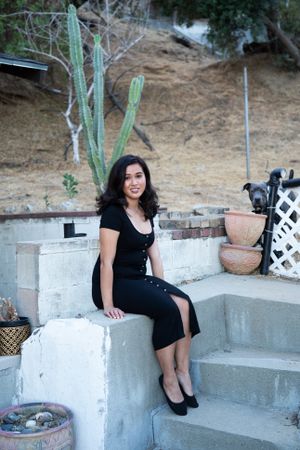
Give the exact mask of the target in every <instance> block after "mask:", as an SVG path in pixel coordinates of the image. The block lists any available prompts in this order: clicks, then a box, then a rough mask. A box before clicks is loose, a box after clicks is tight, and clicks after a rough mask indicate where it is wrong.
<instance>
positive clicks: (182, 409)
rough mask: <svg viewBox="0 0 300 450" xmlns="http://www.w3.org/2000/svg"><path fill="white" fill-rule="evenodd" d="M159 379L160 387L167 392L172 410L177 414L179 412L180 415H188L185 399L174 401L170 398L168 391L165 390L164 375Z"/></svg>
mask: <svg viewBox="0 0 300 450" xmlns="http://www.w3.org/2000/svg"><path fill="white" fill-rule="evenodd" d="M158 380H159V384H160V387H161V388H162V391H163V393H164V394H165V397H166V399H167V402H168V405H169V406H170V408H171V409H172V411H173V412H174V413H175V414H177V415H178V416H186V415H187V407H186V403H185V400H183V401H182V402H180V403H174V402H172V400H170V399H169V397H168V396H167V393H166V391H165V388H164V384H163V380H164V377H163V375H161V376H160V377H159V379H158Z"/></svg>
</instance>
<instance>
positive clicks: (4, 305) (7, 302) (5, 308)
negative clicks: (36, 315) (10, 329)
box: [0, 297, 20, 322]
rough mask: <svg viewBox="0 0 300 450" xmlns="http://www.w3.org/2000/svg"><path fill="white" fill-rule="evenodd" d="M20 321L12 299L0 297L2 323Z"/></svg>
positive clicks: (0, 318) (0, 319)
mask: <svg viewBox="0 0 300 450" xmlns="http://www.w3.org/2000/svg"><path fill="white" fill-rule="evenodd" d="M19 319H20V318H19V315H18V313H17V310H16V308H15V307H14V305H13V304H12V301H11V299H10V298H7V299H6V298H3V297H0V321H1V322H12V321H14V320H19Z"/></svg>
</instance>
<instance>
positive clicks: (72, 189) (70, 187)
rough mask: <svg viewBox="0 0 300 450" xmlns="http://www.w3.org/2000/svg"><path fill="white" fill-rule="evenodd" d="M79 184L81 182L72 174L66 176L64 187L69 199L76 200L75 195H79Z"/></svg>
mask: <svg viewBox="0 0 300 450" xmlns="http://www.w3.org/2000/svg"><path fill="white" fill-rule="evenodd" d="M78 183H79V182H78V181H77V180H76V178H75V177H74V176H73V175H71V174H70V173H65V174H64V180H63V185H64V187H65V189H66V192H67V194H68V197H69V198H74V197H75V195H76V194H78V191H77V189H76V186H77V185H78ZM44 198H45V197H44Z"/></svg>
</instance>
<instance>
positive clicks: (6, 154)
mask: <svg viewBox="0 0 300 450" xmlns="http://www.w3.org/2000/svg"><path fill="white" fill-rule="evenodd" d="M244 64H247V66H248V78H249V124H250V130H251V136H250V143H251V179H252V180H266V179H268V174H267V173H266V170H267V171H270V170H271V169H273V168H275V167H278V166H283V167H285V168H287V169H289V168H293V169H294V170H295V176H297V177H300V152H299V147H300V137H299V129H300V127H299V125H300V113H299V109H300V89H299V87H300V73H294V72H287V71H285V70H283V69H280V68H278V67H277V66H276V64H275V62H274V60H272V58H271V56H269V55H266V54H261V55H253V56H251V57H247V58H244V59H242V60H235V61H230V62H226V63H224V62H222V63H220V62H217V61H216V60H215V59H214V58H213V57H212V56H210V55H208V54H207V53H206V52H205V50H203V49H201V48H200V47H196V46H195V47H193V48H192V49H189V48H186V47H184V46H182V45H180V44H178V43H176V42H174V40H172V38H171V36H170V34H169V33H167V32H162V31H161V32H158V33H157V32H154V31H151V30H149V31H148V32H147V34H146V37H145V38H144V40H143V41H142V42H141V43H140V44H139V46H138V47H135V48H134V49H133V50H132V52H131V53H130V54H129V55H127V57H126V60H123V61H122V63H120V64H119V65H118V66H115V67H114V68H113V69H112V70H111V76H114V75H116V74H119V73H120V71H123V70H125V69H128V67H132V68H133V69H132V71H130V72H126V73H125V75H124V76H123V78H122V79H121V81H119V83H118V87H119V92H120V97H123V98H126V95H127V90H128V86H129V81H130V78H131V77H132V76H133V75H136V74H139V73H142V74H144V75H145V88H144V92H143V98H142V102H141V109H140V112H139V115H138V120H137V123H138V125H139V126H140V127H141V128H142V129H143V130H144V131H145V132H146V133H147V134H148V136H149V137H150V139H151V142H152V144H153V146H154V147H155V149H156V151H155V152H150V151H149V149H148V148H147V147H146V146H145V145H144V144H143V143H142V142H141V141H140V140H139V139H138V138H137V137H136V135H134V134H133V135H132V138H131V139H130V142H129V144H128V147H127V152H128V153H129V152H130V153H135V154H139V155H141V156H142V157H144V158H145V159H146V160H147V162H148V163H149V166H150V169H151V172H152V176H153V182H154V184H155V185H156V186H157V188H158V189H159V197H160V204H161V205H162V206H166V207H168V208H169V209H171V210H190V209H191V208H192V207H193V205H195V204H199V203H204V204H214V205H216V204H217V205H224V206H229V207H231V208H240V209H244V210H249V209H251V208H250V204H249V200H248V198H247V194H246V192H241V188H242V186H243V184H244V183H245V182H246V181H247V180H246V157H245V138H244V119H243V111H244V103H243V83H242V71H243V66H244ZM64 102H65V97H64V96H59V95H53V94H49V93H47V92H45V91H41V90H40V89H37V88H35V87H33V86H32V85H30V84H29V83H28V82H26V81H24V80H21V79H17V78H14V79H12V78H10V77H8V76H4V75H3V74H2V75H0V117H1V121H0V133H1V134H0V135H1V141H0V169H1V172H0V182H1V191H0V212H4V211H11V212H12V211H14V212H20V211H24V210H26V207H27V205H30V206H29V209H32V210H33V211H40V210H44V209H45V201H44V199H43V197H44V196H45V195H46V194H47V195H48V200H49V202H50V205H51V207H52V208H53V209H59V208H61V203H62V202H63V201H65V200H66V199H67V197H66V195H65V192H64V188H63V186H62V180H63V174H64V173H65V172H69V173H72V174H73V175H74V176H75V177H76V178H77V179H78V180H79V186H78V189H79V194H78V196H77V205H76V207H77V208H78V209H81V210H87V209H89V210H90V209H93V208H94V197H95V189H94V186H93V183H92V179H91V172H90V169H89V167H88V165H87V162H86V158H85V150H84V147H83V145H82V147H81V158H82V162H81V164H80V166H76V165H75V164H74V163H73V162H72V155H71V152H70V153H69V156H68V161H67V162H65V161H64V159H63V153H64V145H65V144H66V143H67V142H68V140H69V138H68V130H67V128H66V126H65V122H64V119H63V117H62V115H61V111H62V110H63V107H64ZM109 107H110V105H109V104H107V109H108V108H109ZM120 123H121V117H120V114H119V112H117V111H114V112H112V113H110V114H109V115H108V117H107V121H106V149H107V153H108V155H109V152H110V150H111V148H112V145H113V142H114V139H115V137H116V135H117V132H118V130H119V127H120ZM27 209H28V208H27Z"/></svg>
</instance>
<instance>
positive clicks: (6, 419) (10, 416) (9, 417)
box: [3, 413, 22, 423]
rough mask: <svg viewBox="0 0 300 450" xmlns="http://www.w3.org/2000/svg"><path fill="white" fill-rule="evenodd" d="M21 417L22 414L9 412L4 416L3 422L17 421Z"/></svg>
mask: <svg viewBox="0 0 300 450" xmlns="http://www.w3.org/2000/svg"><path fill="white" fill-rule="evenodd" d="M21 419H22V416H21V415H19V414H15V413H10V414H8V415H7V416H6V417H4V420H3V422H4V423H17V422H19V421H20V420H21Z"/></svg>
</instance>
